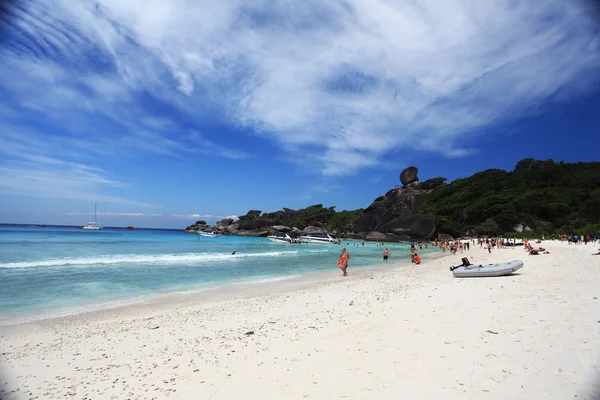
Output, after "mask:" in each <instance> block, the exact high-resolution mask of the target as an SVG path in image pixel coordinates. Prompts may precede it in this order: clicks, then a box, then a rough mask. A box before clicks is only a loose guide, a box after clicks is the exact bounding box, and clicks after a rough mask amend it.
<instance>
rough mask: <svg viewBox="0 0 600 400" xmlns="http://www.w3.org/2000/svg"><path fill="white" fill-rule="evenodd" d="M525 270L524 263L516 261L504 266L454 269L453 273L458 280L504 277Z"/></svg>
mask: <svg viewBox="0 0 600 400" xmlns="http://www.w3.org/2000/svg"><path fill="white" fill-rule="evenodd" d="M520 268H523V261H520V260H514V261H509V262H505V263H503V264H481V265H467V266H460V267H454V268H453V269H452V273H453V274H454V276H455V277H456V278H470V277H484V276H504V275H510V274H512V273H513V272H515V271H516V270H518V269H520Z"/></svg>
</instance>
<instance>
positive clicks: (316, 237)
mask: <svg viewBox="0 0 600 400" xmlns="http://www.w3.org/2000/svg"><path fill="white" fill-rule="evenodd" d="M299 241H300V243H324V244H337V243H338V239H336V237H335V235H334V234H332V233H307V234H306V235H303V236H300V238H299Z"/></svg>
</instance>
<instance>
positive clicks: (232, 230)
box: [225, 223, 240, 234]
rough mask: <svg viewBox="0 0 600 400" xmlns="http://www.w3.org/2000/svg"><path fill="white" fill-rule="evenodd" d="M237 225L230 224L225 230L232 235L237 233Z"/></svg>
mask: <svg viewBox="0 0 600 400" xmlns="http://www.w3.org/2000/svg"><path fill="white" fill-rule="evenodd" d="M239 227H240V226H239V224H237V223H235V224H231V225H229V226H228V227H227V228H225V230H226V231H227V232H229V233H233V234H235V233H236V232H237V230H238V229H239Z"/></svg>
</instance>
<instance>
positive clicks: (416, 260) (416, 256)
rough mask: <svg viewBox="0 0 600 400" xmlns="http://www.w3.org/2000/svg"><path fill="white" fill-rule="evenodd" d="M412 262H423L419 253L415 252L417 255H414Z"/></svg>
mask: <svg viewBox="0 0 600 400" xmlns="http://www.w3.org/2000/svg"><path fill="white" fill-rule="evenodd" d="M412 262H414V263H415V264H417V265H419V264H421V257H419V255H418V254H417V253H415V256H414V257H413V260H412Z"/></svg>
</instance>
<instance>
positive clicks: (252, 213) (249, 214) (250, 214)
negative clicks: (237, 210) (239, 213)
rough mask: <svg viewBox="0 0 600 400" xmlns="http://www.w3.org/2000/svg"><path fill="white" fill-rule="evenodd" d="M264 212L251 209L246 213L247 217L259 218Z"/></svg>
mask: <svg viewBox="0 0 600 400" xmlns="http://www.w3.org/2000/svg"><path fill="white" fill-rule="evenodd" d="M260 214H262V211H261V210H250V211H248V212H247V213H246V217H248V218H258V217H260Z"/></svg>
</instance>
